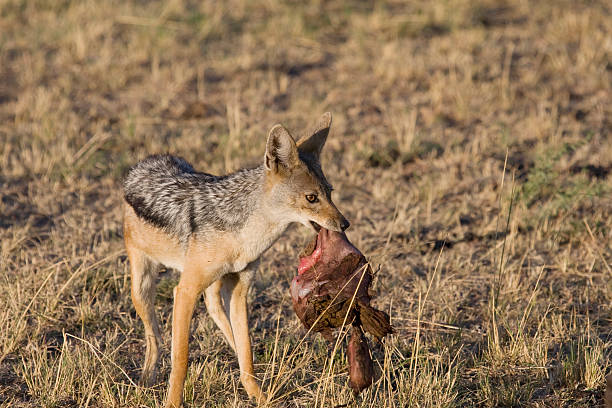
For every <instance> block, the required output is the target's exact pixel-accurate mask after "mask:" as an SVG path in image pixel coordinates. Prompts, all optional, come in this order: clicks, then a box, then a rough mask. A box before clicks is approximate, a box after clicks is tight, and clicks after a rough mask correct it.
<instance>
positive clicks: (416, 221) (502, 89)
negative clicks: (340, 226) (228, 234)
mask: <svg viewBox="0 0 612 408" xmlns="http://www.w3.org/2000/svg"><path fill="white" fill-rule="evenodd" d="M611 55H612V16H611V9H610V4H609V3H607V2H605V1H557V2H551V1H544V2H542V1H518V0H517V1H510V0H509V1H505V2H493V1H487V0H478V1H474V2H471V1H465V0H460V1H456V2H450V1H435V2H430V1H425V0H422V1H415V2H409V3H404V2H400V1H393V0H388V1H381V2H377V3H376V4H374V5H372V4H371V3H370V2H365V1H353V2H344V1H330V2H322V1H316V2H312V3H310V4H308V5H305V4H303V3H302V2H299V1H275V0H264V1H253V2H250V1H246V0H230V1H226V2H220V1H219V2H217V1H186V0H174V1H169V2H167V3H161V2H143V1H135V0H133V1H97V2H94V1H80V2H76V1H75V2H70V1H26V0H8V1H7V0H5V1H3V2H2V4H1V5H0V197H1V200H0V240H1V249H0V250H1V254H0V278H1V279H0V404H1V405H2V406H6V407H9V406H10V407H41V406H42V407H87V406H90V407H108V406H146V407H154V406H160V405H161V404H162V403H163V399H164V394H165V392H166V379H167V376H168V373H169V370H170V361H169V342H170V317H171V313H170V312H171V297H172V287H173V285H174V284H176V282H177V275H176V274H175V273H174V272H172V271H168V272H167V273H164V274H163V278H162V279H161V282H160V285H159V296H158V313H159V314H160V316H161V318H162V326H163V332H164V341H165V344H164V353H163V357H162V360H163V361H162V365H161V372H160V379H159V380H160V381H159V384H158V385H157V386H156V387H154V388H152V389H144V388H139V387H136V386H135V382H136V381H137V379H138V376H139V372H140V371H139V370H140V365H141V362H142V358H143V351H144V341H143V327H142V324H141V322H140V320H139V319H138V318H137V316H136V315H135V312H134V309H133V307H132V304H131V300H130V295H129V282H130V279H129V276H128V273H127V270H128V265H127V260H126V256H125V252H124V250H123V243H122V227H121V178H122V176H123V174H124V173H125V171H126V169H127V168H128V167H129V166H130V165H131V164H133V163H135V162H136V161H137V160H139V159H141V158H144V157H145V156H146V155H148V154H152V153H160V152H171V153H173V154H176V155H180V156H182V157H184V158H186V159H187V160H189V161H191V162H192V163H193V164H194V165H195V166H196V168H198V169H200V170H204V171H208V172H212V173H216V174H219V173H223V172H226V171H231V170H235V169H237V168H239V167H241V166H244V165H251V164H256V163H259V162H260V161H261V160H262V158H263V152H264V144H265V138H266V135H267V131H268V130H269V128H270V127H271V126H272V125H274V124H275V123H277V122H282V123H284V124H285V125H286V126H288V128H290V129H294V130H295V132H296V134H299V133H300V131H301V130H302V129H305V128H306V127H307V126H308V125H309V124H310V123H311V122H312V121H313V120H315V118H316V117H317V116H318V115H320V114H321V113H322V112H324V111H327V110H329V111H332V112H333V114H334V125H333V128H332V134H331V135H330V139H329V141H328V143H327V146H326V149H325V152H324V157H323V161H324V163H323V166H324V169H325V171H326V173H327V175H328V178H329V179H330V181H331V182H332V183H333V184H334V187H335V189H336V192H335V199H336V202H337V204H338V206H339V207H340V209H341V210H342V211H343V212H344V213H345V214H346V215H347V216H348V218H349V219H350V221H351V222H352V227H351V229H350V230H349V238H350V239H351V240H352V241H353V242H354V243H355V244H356V245H357V246H358V247H359V248H361V250H362V251H363V252H364V253H365V254H366V255H367V256H368V257H369V258H370V260H371V262H372V263H373V264H374V266H375V267H377V266H380V273H379V275H378V278H377V281H376V284H375V291H376V293H377V298H376V301H375V302H376V304H377V305H378V306H379V307H381V308H383V309H385V310H388V311H389V312H390V314H391V317H392V320H393V323H394V325H395V327H396V328H397V334H396V335H395V336H393V337H392V338H390V339H388V341H386V343H385V344H384V345H383V346H380V345H377V346H375V347H374V348H373V350H374V351H373V354H374V357H375V361H376V362H375V364H376V367H377V368H376V369H377V372H378V379H377V381H376V383H375V384H374V386H373V388H372V389H371V390H369V391H368V392H365V393H364V394H363V395H362V397H361V398H359V399H357V400H355V399H353V397H352V395H351V393H350V390H349V389H348V387H347V386H346V382H347V369H346V356H345V355H344V352H343V351H340V352H339V353H337V355H336V356H335V357H334V358H333V359H331V363H332V364H331V368H330V360H329V359H328V352H327V348H326V345H325V343H324V342H323V341H322V340H321V339H320V338H318V337H315V336H308V337H307V338H306V340H305V341H304V342H300V341H301V340H302V338H303V337H304V334H305V332H304V330H303V329H302V327H301V326H300V324H299V322H298V321H297V319H296V317H295V316H294V314H293V312H292V310H291V302H290V298H289V294H288V287H289V282H290V280H291V278H292V276H293V275H294V273H295V270H296V265H297V254H298V252H299V250H300V249H301V247H302V246H303V245H304V243H305V242H306V240H307V239H308V238H309V237H310V236H311V232H309V231H307V230H306V229H305V228H302V227H292V228H290V229H289V231H288V232H287V233H286V234H285V235H284V237H283V238H282V239H281V240H280V241H279V242H278V243H277V244H276V245H275V246H274V247H273V248H272V249H271V250H270V251H269V252H268V253H267V254H266V255H265V256H264V259H263V264H262V267H261V269H260V272H259V274H258V278H257V283H256V284H255V286H254V288H253V289H252V291H251V293H250V299H251V305H252V308H251V317H250V318H251V326H252V337H253V339H254V352H255V359H256V370H257V373H258V375H259V377H260V379H261V381H262V382H263V388H264V389H265V390H267V391H268V393H269V396H270V399H269V401H268V404H267V405H268V406H271V407H272V406H287V407H294V406H296V407H297V406H299V407H314V406H316V407H332V406H336V405H340V404H348V406H359V407H427V406H429V407H454V406H459V407H470V406H478V407H493V406H527V407H543V406H551V407H560V406H568V407H569V406H571V407H586V406H601V404H602V394H603V385H604V376H605V374H606V373H607V372H608V371H609V370H610V367H611V364H610V355H611V354H612V322H611V320H610V319H611V315H610V305H611V301H612V284H611V280H610V278H611V275H612V269H611V268H612V248H611V247H610V238H611V237H612V232H611V231H612V200H611V193H612V174H611V173H612V139H611V131H612V116H611V114H612V108H611V106H612V101H611V96H610V92H611V83H612V62H611ZM185 398H186V406H194V407H195V406H206V407H209V406H219V407H225V406H237V407H240V406H249V405H253V404H252V403H250V402H248V400H247V397H246V394H245V392H244V390H243V389H242V387H241V385H240V383H239V379H238V367H237V362H236V359H235V357H234V356H233V355H232V353H231V350H230V349H229V347H228V346H227V345H226V344H225V343H224V341H223V338H222V335H221V334H220V332H219V331H218V330H217V329H216V328H215V327H214V324H213V323H212V321H211V320H210V318H209V317H208V316H207V314H206V312H205V306H204V303H203V302H201V303H200V304H199V305H198V310H197V313H196V315H195V318H194V324H193V334H192V342H191V365H190V369H189V378H188V381H187V385H186V391H185Z"/></svg>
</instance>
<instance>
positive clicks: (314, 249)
mask: <svg viewBox="0 0 612 408" xmlns="http://www.w3.org/2000/svg"><path fill="white" fill-rule="evenodd" d="M311 222H312V221H311ZM313 224H314V223H313ZM315 225H318V224H315ZM320 229H321V227H320V226H319V230H320ZM322 244H323V243H322V238H321V234H320V233H319V234H317V236H316V237H315V239H313V240H312V241H311V242H310V244H308V246H307V247H306V248H304V250H303V251H302V253H301V254H300V264H299V266H298V274H299V275H301V274H302V273H304V272H306V271H307V270H309V269H310V268H312V267H313V266H315V264H316V263H317V262H319V260H320V259H321V255H323V248H322Z"/></svg>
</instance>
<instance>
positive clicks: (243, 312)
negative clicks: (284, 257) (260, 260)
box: [230, 263, 266, 401]
mask: <svg viewBox="0 0 612 408" xmlns="http://www.w3.org/2000/svg"><path fill="white" fill-rule="evenodd" d="M256 268H257V263H255V264H254V265H250V267H249V269H247V270H245V271H244V272H241V273H239V274H235V275H234V277H235V278H234V279H235V280H234V282H233V290H232V297H231V301H230V319H231V324H232V331H233V334H234V341H235V345H236V355H237V357H238V364H239V365H240V381H241V382H242V385H243V386H244V388H245V390H246V392H247V394H249V397H251V398H254V399H256V400H257V401H261V400H263V399H265V398H266V396H265V394H264V393H263V392H262V391H261V388H260V387H259V383H258V382H257V380H256V377H255V370H254V369H253V352H252V350H251V339H250V337H249V319H248V313H247V294H248V290H249V286H250V282H251V279H252V277H253V274H254V272H255V269H256Z"/></svg>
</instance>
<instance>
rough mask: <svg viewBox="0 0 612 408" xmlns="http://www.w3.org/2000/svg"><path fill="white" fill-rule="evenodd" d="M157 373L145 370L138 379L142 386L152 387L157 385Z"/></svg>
mask: <svg viewBox="0 0 612 408" xmlns="http://www.w3.org/2000/svg"><path fill="white" fill-rule="evenodd" d="M156 379H157V373H156V372H151V371H143V372H142V374H141V375H140V379H139V380H138V385H139V386H140V387H145V388H150V387H152V386H154V385H155V382H156Z"/></svg>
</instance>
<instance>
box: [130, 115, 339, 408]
mask: <svg viewBox="0 0 612 408" xmlns="http://www.w3.org/2000/svg"><path fill="white" fill-rule="evenodd" d="M330 126H331V114H330V113H325V114H324V115H323V116H321V118H320V119H319V120H318V122H317V124H316V125H315V126H314V128H313V129H312V131H311V132H309V133H308V134H307V135H306V137H304V138H302V139H301V140H300V141H299V142H297V143H296V142H295V140H294V139H293V137H292V136H291V135H290V134H289V132H288V131H287V129H285V128H284V127H283V126H281V125H276V126H274V127H273V128H272V129H271V130H270V132H269V135H268V140H267V143H266V152H265V154H264V160H263V164H262V165H260V166H259V167H256V168H252V169H243V170H239V171H237V172H235V173H232V174H228V175H225V176H213V175H210V174H206V173H200V172H197V171H195V170H194V169H193V167H192V166H191V165H190V164H189V163H187V162H186V161H185V160H183V159H181V158H178V157H173V156H170V155H157V156H151V157H149V158H147V159H145V160H143V161H141V162H139V163H138V164H136V165H135V166H133V167H132V168H131V169H130V170H129V172H128V175H127V177H126V179H125V184H124V198H125V205H124V237H125V246H126V249H127V254H128V257H129V260H130V271H131V276H132V301H133V302H134V307H135V309H136V312H137V313H138V315H139V316H140V318H141V319H142V321H143V323H144V329H145V337H146V354H145V359H144V364H143V370H142V376H141V383H142V384H144V385H151V384H152V383H154V381H155V377H156V372H157V360H158V358H159V347H160V342H161V336H160V331H159V326H158V323H157V318H156V316H155V310H154V298H155V287H156V278H157V268H156V267H157V265H158V264H163V265H165V266H167V267H171V268H175V269H177V270H179V271H180V272H181V277H180V280H179V283H178V285H177V286H176V287H175V289H174V307H173V315H172V350H171V359H172V370H171V373H170V379H169V388H168V394H167V399H166V406H168V407H179V406H180V405H181V403H182V394H183V387H184V382H185V376H186V374H187V359H188V340H189V325H190V322H191V317H192V314H193V310H194V307H195V304H196V301H197V299H198V297H199V295H200V293H201V292H202V291H204V292H205V299H206V308H207V310H208V312H209V313H210V316H211V317H212V319H213V320H214V321H215V323H216V324H217V326H218V327H219V329H221V331H222V332H223V335H224V336H225V339H226V340H227V342H228V343H229V345H230V346H231V347H232V349H233V350H234V351H235V352H236V355H237V357H238V363H239V366H240V380H241V382H242V384H243V386H244V388H245V389H246V391H247V393H248V395H249V396H250V397H251V398H256V399H257V400H261V399H262V398H264V394H263V393H262V391H261V389H260V387H259V384H258V382H257V380H256V377H255V374H254V371H253V356H252V352H251V341H250V338H249V333H248V318H247V304H246V299H247V291H248V289H249V287H250V285H251V282H252V279H253V276H254V274H255V271H256V269H257V266H258V264H259V258H260V256H261V254H262V253H263V252H265V251H266V250H267V249H268V248H269V247H270V246H271V245H272V244H273V243H274V242H275V241H276V240H277V239H278V238H279V237H280V235H281V234H282V233H283V231H285V229H286V228H287V226H288V225H289V224H290V223H292V222H298V223H301V224H303V225H305V226H307V227H309V228H313V229H315V230H318V229H319V228H320V227H321V226H322V227H324V228H327V229H329V230H334V231H344V230H345V229H346V228H348V226H349V222H348V221H347V220H346V218H345V217H344V216H343V215H342V214H341V213H340V211H338V209H337V208H336V206H335V205H334V203H333V202H332V199H331V191H332V187H331V185H330V184H329V183H328V182H327V180H326V179H325V176H324V175H323V171H322V170H321V164H320V154H321V149H322V148H323V145H324V144H325V141H326V139H327V135H328V133H329V128H330Z"/></svg>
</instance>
